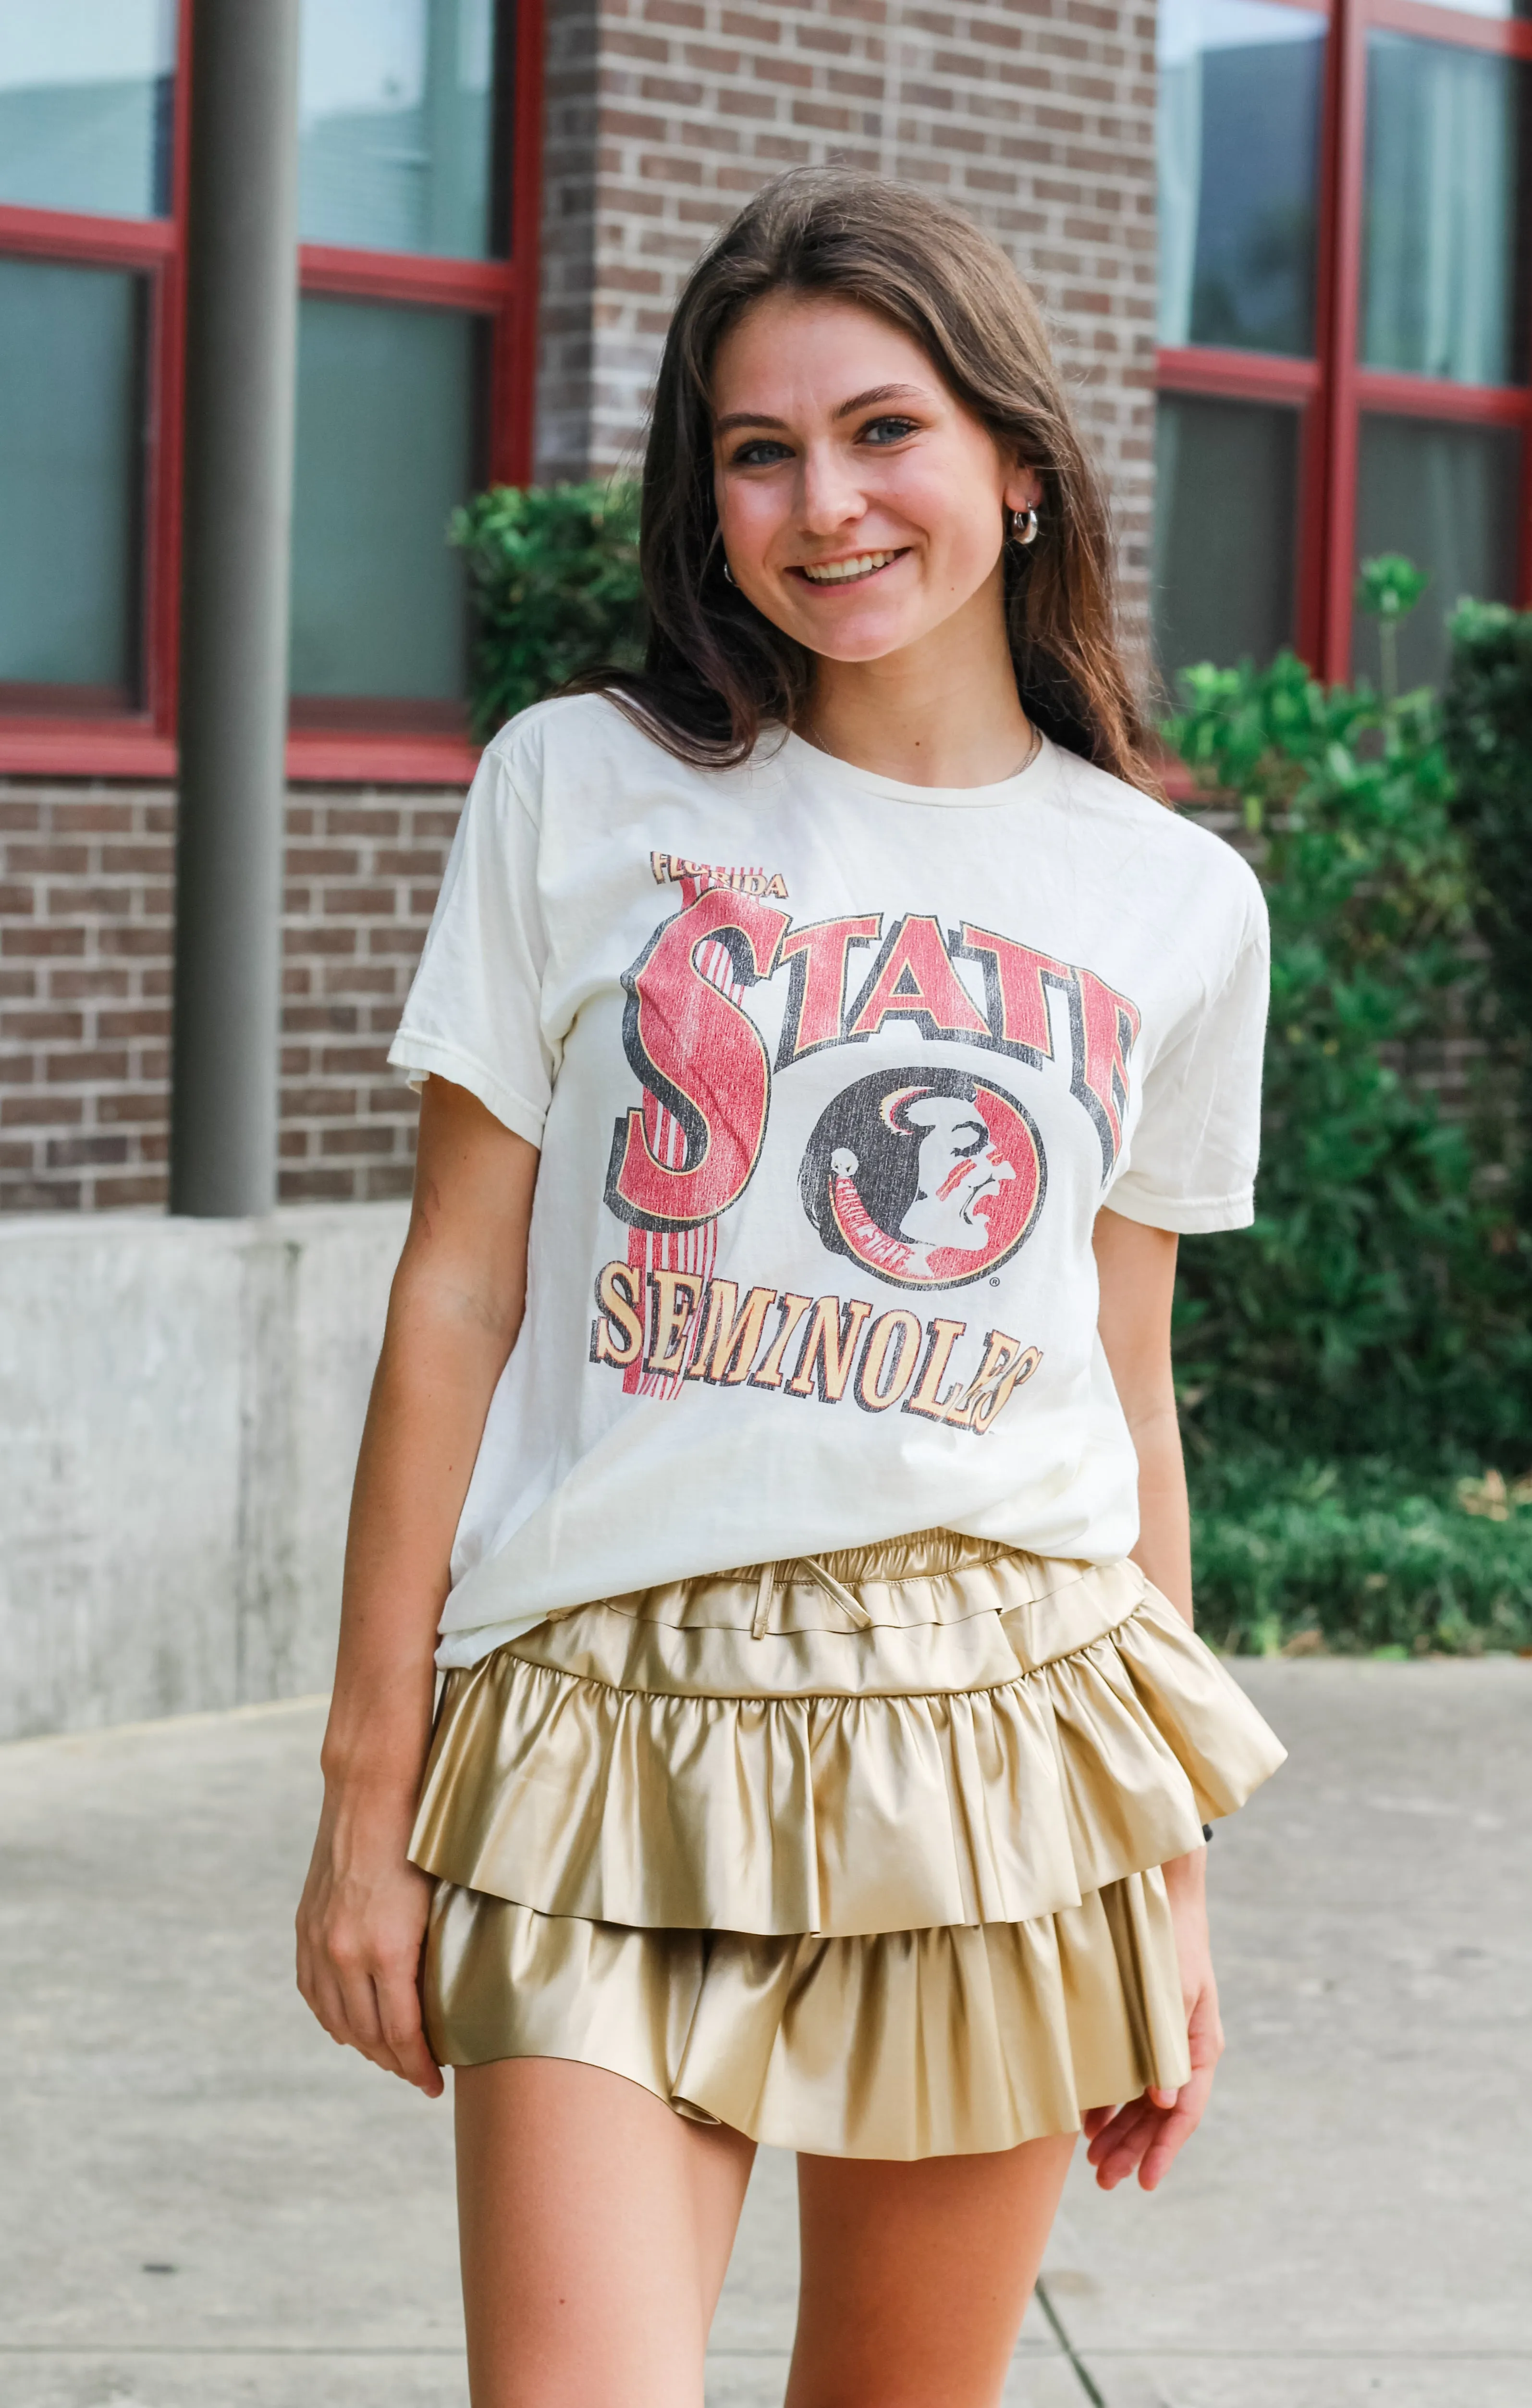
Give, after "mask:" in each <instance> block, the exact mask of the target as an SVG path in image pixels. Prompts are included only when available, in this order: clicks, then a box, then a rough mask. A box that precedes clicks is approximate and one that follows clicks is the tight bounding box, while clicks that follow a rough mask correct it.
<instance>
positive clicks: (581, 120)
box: [538, 0, 1154, 657]
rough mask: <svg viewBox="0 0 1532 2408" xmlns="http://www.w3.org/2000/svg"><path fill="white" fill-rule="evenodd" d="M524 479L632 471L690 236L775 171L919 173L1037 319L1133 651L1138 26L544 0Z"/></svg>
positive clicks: (989, 9) (1064, 14) (700, 237)
mask: <svg viewBox="0 0 1532 2408" xmlns="http://www.w3.org/2000/svg"><path fill="white" fill-rule="evenodd" d="M550 20H551V22H550V37H549V84H548V151H547V176H546V183H545V193H546V208H547V215H546V222H545V228H544V236H543V318H544V322H543V330H542V331H543V339H542V370H541V384H540V388H539V396H538V404H539V419H538V425H539V474H541V475H542V476H544V477H553V476H580V475H583V474H585V473H587V472H590V473H596V474H600V473H605V472H606V471H608V470H609V469H611V468H613V467H616V466H621V465H623V464H624V463H627V464H628V465H631V463H632V459H633V456H634V448H635V438H636V437H637V432H638V429H639V428H640V426H641V424H642V422H643V414H644V406H645V399H646V395H647V393H648V389H649V385H650V382H651V378H652V374H653V368H654V363H655V360H656V357H657V354H658V350H659V345H660V342H661V340H662V338H663V336H664V332H665V327H666V320H667V317H668V314H669V311H670V308H671V306H672V304H673V302H674V299H675V296H676V294H677V292H678V290H679V288H680V282H681V279H683V277H684V276H685V274H686V271H687V269H688V268H689V267H690V265H691V264H692V262H693V261H694V258H695V257H696V254H697V252H698V251H699V250H700V249H701V247H702V245H703V244H704V243H705V242H706V240H707V238H708V236H709V235H710V234H711V233H712V232H713V230H714V229H715V228H716V227H717V226H718V225H720V224H721V223H722V222H723V221H724V220H725V219H726V218H727V217H728V216H729V215H730V214H731V213H732V212H733V210H735V209H736V208H738V206H739V204H740V202H741V201H742V200H743V199H744V198H745V196H746V195H747V194H748V193H752V192H753V191H754V190H756V189H757V187H758V186H759V185H760V184H762V183H763V182H764V181H766V179H767V178H768V177H770V176H773V175H777V174H779V173H780V171H781V169H783V168H784V167H787V166H791V165H798V164H801V163H806V162H808V163H816V164H823V163H826V162H832V161H833V162H840V163H844V164H846V165H852V166H857V167H864V168H867V169H870V170H872V171H873V172H875V173H878V174H882V175H892V176H896V177H899V178H901V179H905V180H907V181H909V182H913V183H920V184H924V185H926V186H928V187H929V188H930V189H932V190H933V191H936V192H939V193H943V194H944V195H946V196H947V197H948V198H950V199H952V200H953V201H955V202H957V203H958V204H959V205H960V206H961V207H963V208H966V210H967V211H968V212H969V214H970V215H971V216H973V217H974V218H975V219H976V220H978V222H980V223H981V224H982V225H984V226H985V227H987V229H988V230H989V231H990V232H991V233H992V234H994V235H995V236H997V237H998V239H999V240H1000V241H1001V242H1002V243H1003V244H1004V246H1005V247H1006V249H1007V250H1008V251H1009V253H1010V255H1011V257H1012V258H1013V259H1014V260H1015V262H1016V264H1017V265H1018V267H1019V268H1020V269H1021V271H1022V273H1023V275H1024V276H1025V277H1026V279H1027V280H1028V281H1029V282H1030V284H1031V285H1032V287H1033V289H1034V291H1035V292H1036V293H1037V294H1038V298H1039V300H1040V301H1041V303H1042V305H1043V308H1044V309H1045V310H1046V312H1047V314H1048V318H1049V321H1050V322H1051V324H1052V329H1053V332H1054V337H1055V341H1056V344H1057V347H1058V351H1059V354H1060V358H1061V360H1062V362H1063V364H1064V366H1065V369H1066V373H1067V378H1068V380H1069V382H1070V384H1071V387H1072V389H1073V391H1074V393H1075V395H1076V399H1077V404H1078V407H1079V409H1080V412H1081V419H1082V422H1083V423H1084V425H1085V428H1086V430H1087V433H1088V435H1089V437H1090V438H1091V439H1092V441H1093V443H1094V445H1095V451H1096V454H1097V457H1098V458H1099V459H1100V461H1101V463H1102V465H1103V466H1104V468H1105V470H1106V472H1107V476H1108V479H1109V481H1110V488H1111V492H1112V495H1113V499H1114V505H1115V509H1116V515H1117V524H1118V532H1119V543H1120V557H1121V564H1122V572H1123V600H1124V633H1125V634H1126V635H1127V637H1128V638H1129V640H1130V643H1131V644H1132V645H1133V647H1134V649H1135V651H1136V652H1138V653H1139V654H1140V657H1141V656H1142V648H1143V638H1144V627H1145V619H1146V607H1147V595H1148V575H1149V536H1150V525H1149V519H1150V509H1151V504H1152V499H1153V489H1152V478H1153V353H1154V17H1153V9H1152V8H1144V9H1138V8H1134V7H1130V6H1127V5H1125V0H1099V4H1098V0H986V4H985V5H982V6H977V7H968V6H957V7H943V6H937V7H920V6H913V5H906V0H804V4H803V5H798V6H787V7H779V6H774V7H751V6H739V5H734V0H594V5H593V0H578V5H576V0H571V4H570V5H567V6H566V5H564V0H551V7H550Z"/></svg>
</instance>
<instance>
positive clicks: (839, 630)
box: [798, 612, 925, 661]
mask: <svg viewBox="0 0 1532 2408" xmlns="http://www.w3.org/2000/svg"><path fill="white" fill-rule="evenodd" d="M924 632H925V630H924V629H923V628H922V627H909V626H905V625H899V624H891V623H890V621H889V619H888V618H887V617H885V616H884V615H883V614H882V613H881V612H880V613H879V614H878V615H877V617H875V618H874V617H872V616H871V615H870V614H869V616H868V617H867V618H866V620H862V621H855V620H853V621H852V623H851V624H849V625H846V626H842V627H825V626H823V625H810V626H808V627H805V628H804V629H803V631H802V633H801V634H800V635H799V636H798V641H799V642H800V643H801V644H803V645H805V646H806V647H807V649H808V650H809V652H818V653H820V654H821V655H822V656H823V658H824V659H825V660H829V661H881V660H882V659H883V658H884V657H885V655H886V654H888V653H889V652H903V651H904V650H905V649H906V647H907V646H908V645H909V644H912V643H915V642H917V641H918V640H919V638H920V637H921V636H922V635H923V634H924Z"/></svg>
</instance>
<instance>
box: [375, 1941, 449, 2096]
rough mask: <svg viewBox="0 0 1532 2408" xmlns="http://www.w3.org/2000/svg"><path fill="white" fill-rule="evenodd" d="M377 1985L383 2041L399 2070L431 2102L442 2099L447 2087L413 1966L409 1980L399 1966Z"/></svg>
mask: <svg viewBox="0 0 1532 2408" xmlns="http://www.w3.org/2000/svg"><path fill="white" fill-rule="evenodd" d="M374 1986H375V1988H376V1990H377V1993H378V2018H379V2024H380V2025H381V2027H382V2033H383V2038H384V2039H385V2041H386V2042H388V2045H389V2047H390V2048H391V2049H392V2050H393V2052H394V2062H395V2064H396V2065H397V2066H398V2069H399V2071H400V2072H401V2073H402V2075H403V2076H404V2078H405V2080H406V2081H407V2082H412V2083H413V2084H414V2085H415V2087H416V2089H417V2090H423V2091H424V2093H425V2095H426V2097H427V2098H428V2099H439V2098H440V2096H441V2094H442V2091H443V2090H444V2088H445V2087H446V2085H445V2084H444V2083H443V2081H442V2078H441V2070H440V2068H439V2067H438V2065H437V2060H436V2058H435V2057H433V2056H432V2054H431V2051H430V2048H429V2046H428V2045H427V2042H426V2038H425V2031H424V2028H423V2026H422V2020H421V1994H420V1991H419V1989H418V1988H417V1987H416V1984H415V1974H414V1968H413V1965H411V1968H410V1971H409V1973H408V1977H407V1976H406V1975H405V1974H404V1973H403V1971H402V1970H401V1969H400V1968H399V1967H397V1966H396V1967H394V1970H393V1971H390V1972H388V1973H386V1974H383V1975H380V1976H379V1979H378V1980H377V1982H376V1983H375V1985H374Z"/></svg>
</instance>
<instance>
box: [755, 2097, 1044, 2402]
mask: <svg viewBox="0 0 1532 2408" xmlns="http://www.w3.org/2000/svg"><path fill="white" fill-rule="evenodd" d="M1073 2148H1074V2135H1073V2134H1072V2133H1068V2132H1066V2133H1061V2134H1059V2135H1058V2136H1057V2137H1055V2138H1052V2139H1049V2140H1045V2141H1028V2142H1025V2143H1024V2144H1023V2145H1022V2147H1020V2148H1017V2149H1004V2150H999V2151H997V2152H995V2154H994V2155H985V2156H982V2157H923V2158H921V2159H919V2160H918V2161H917V2162H916V2163H914V2164H912V2165H891V2164H886V2163H881V2162H879V2163H873V2162H869V2161H867V2160H865V2159H858V2158H852V2157H800V2158H799V2159H798V2212H799V2217H800V2221H801V2225H802V2233H803V2274H802V2283H801V2289H800V2293H799V2300H798V2330H797V2338H796V2341H795V2344H794V2351H793V2372H792V2375H791V2377H790V2379H789V2382H788V2387H787V2402H786V2408H931V2403H932V2402H933V2401H940V2402H941V2403H942V2408H994V2403H995V2401H998V2400H999V2397H1000V2392H1001V2387H1002V2386H1003V2384H1004V2382H1005V2378H1006V2369H1007V2367H1008V2366H1009V2363H1010V2356H1011V2352H1012V2350H1013V2349H1014V2348H1015V2345H1016V2336H1017V2334H1018V2333H1019V2332H1020V2330H1021V2326H1022V2318H1023V2316H1024V2314H1025V2312H1026V2303H1027V2300H1029V2299H1030V2297H1031V2295H1032V2286H1033V2284H1034V2283H1035V2281H1036V2280H1037V2274H1038V2266H1039V2264H1040V2263H1041V2261H1042V2253H1043V2249H1044V2246H1045V2244H1046V2243H1047V2240H1048V2234H1049V2229H1050V2228H1051V2226H1052V2221H1053V2215H1054V2212H1055V2210H1056V2209H1057V2206H1058V2201H1059V2193H1060V2192H1061V2190H1062V2189H1063V2187H1064V2177H1065V2175H1066V2173H1067V2171H1068V2168H1069V2158H1070V2156H1071V2153H1072V2151H1073Z"/></svg>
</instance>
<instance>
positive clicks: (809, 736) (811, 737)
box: [793, 722, 1042, 786]
mask: <svg viewBox="0 0 1532 2408" xmlns="http://www.w3.org/2000/svg"><path fill="white" fill-rule="evenodd" d="M793 733H794V735H795V736H801V737H802V738H804V739H805V741H806V742H807V743H809V744H811V745H812V746H813V748H814V750H815V752H816V753H823V755H824V757H825V759H826V760H827V761H838V760H840V759H841V758H842V755H841V754H840V753H832V752H831V750H830V747H829V746H828V745H827V744H826V743H825V741H824V739H823V737H822V736H816V735H815V734H814V731H813V729H812V728H811V727H810V726H809V725H808V724H807V722H806V723H805V724H803V725H801V726H798V727H795V729H794V730H793ZM1041 751H1042V729H1041V728H1040V727H1038V725H1037V724H1036V722H1034V723H1033V727H1032V740H1031V742H1030V743H1029V744H1028V746H1027V748H1026V751H1025V753H1024V754H1023V755H1022V758H1021V759H1020V760H1019V761H1018V762H1017V764H1016V767H1014V769H1008V770H1007V771H1006V774H1005V776H1004V777H1003V778H996V779H995V780H994V781H990V780H989V779H986V780H985V781H984V782H985V784H986V785H988V784H990V783H991V782H993V783H994V784H995V785H999V786H1004V785H1009V782H1010V781H1011V779H1012V778H1019V777H1020V776H1021V774H1022V772H1023V770H1024V769H1030V768H1031V767H1032V764H1033V762H1034V761H1035V760H1036V759H1037V757H1038V753H1040V752H1041ZM848 766H849V767H851V766H854V765H852V764H848Z"/></svg>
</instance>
